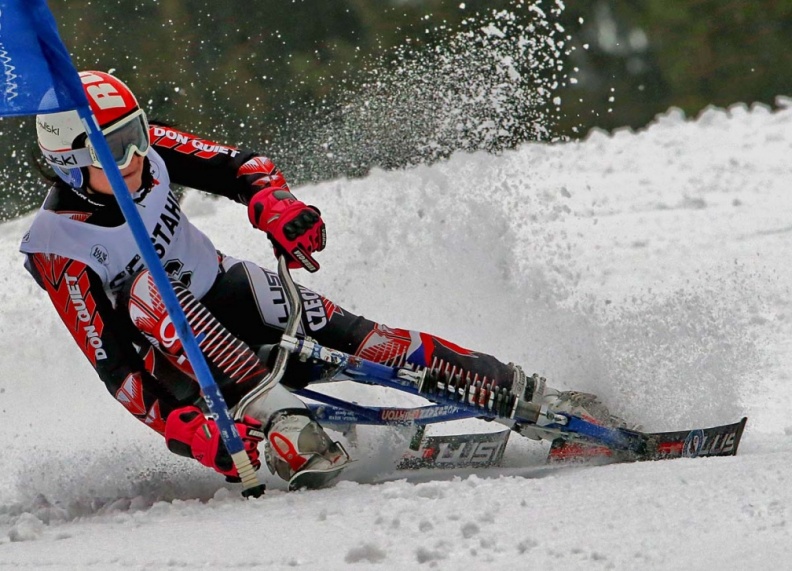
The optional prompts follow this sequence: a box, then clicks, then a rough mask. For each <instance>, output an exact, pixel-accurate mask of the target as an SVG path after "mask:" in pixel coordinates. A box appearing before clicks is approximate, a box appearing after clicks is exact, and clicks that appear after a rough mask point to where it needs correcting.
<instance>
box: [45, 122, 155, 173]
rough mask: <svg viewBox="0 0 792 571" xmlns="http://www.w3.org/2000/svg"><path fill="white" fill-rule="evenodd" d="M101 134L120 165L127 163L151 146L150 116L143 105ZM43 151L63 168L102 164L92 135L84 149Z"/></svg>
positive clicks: (48, 160) (141, 154) (122, 166)
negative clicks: (147, 116)
mask: <svg viewBox="0 0 792 571" xmlns="http://www.w3.org/2000/svg"><path fill="white" fill-rule="evenodd" d="M102 134H103V135H104V137H105V140H106V141H107V146H108V147H110V153H111V154H112V155H113V160H114V161H115V163H116V165H118V168H119V169H125V168H126V167H128V166H129V163H131V162H132V158H133V157H134V156H135V155H136V154H137V155H140V156H141V157H145V156H146V153H148V150H149V147H150V146H151V141H150V139H149V125H148V120H147V119H146V114H145V112H144V111H143V110H142V109H138V110H137V111H135V112H134V113H132V114H131V115H129V116H128V117H125V118H124V119H122V120H121V121H118V122H117V123H114V124H113V125H110V126H109V127H107V128H106V129H102ZM42 151H43V152H44V158H45V159H46V160H47V162H49V163H50V164H51V165H53V166H57V167H60V168H66V169H69V168H79V167H87V166H94V167H97V168H102V164H101V163H100V162H99V156H98V154H97V153H96V149H95V148H94V146H93V145H92V144H91V140H90V139H88V140H86V141H85V148H82V149H70V150H68V151H48V150H46V149H43V148H42Z"/></svg>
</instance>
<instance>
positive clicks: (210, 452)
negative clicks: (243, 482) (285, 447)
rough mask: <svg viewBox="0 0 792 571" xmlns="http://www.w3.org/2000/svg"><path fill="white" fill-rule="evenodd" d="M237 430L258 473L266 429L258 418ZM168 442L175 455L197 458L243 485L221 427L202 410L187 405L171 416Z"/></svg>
mask: <svg viewBox="0 0 792 571" xmlns="http://www.w3.org/2000/svg"><path fill="white" fill-rule="evenodd" d="M236 427H237V431H239V436H240V437H241V438H242V443H243V444H244V445H245V452H247V454H248V457H249V458H250V463H251V464H252V465H253V468H255V469H256V470H258V469H259V468H261V461H260V460H259V451H258V443H259V442H261V441H262V440H264V437H265V434H264V430H263V426H262V425H261V423H260V422H259V421H258V420H256V419H255V418H253V417H251V416H245V417H244V418H243V419H242V422H237V423H236ZM165 443H166V444H167V445H168V450H170V451H171V452H173V453H174V454H178V455H179V456H186V457H187V458H195V459H196V460H198V461H199V462H200V463H201V464H203V465H204V466H209V467H210V468H214V469H215V470H216V471H217V472H219V473H221V474H223V475H224V476H225V477H226V479H227V480H228V481H229V482H239V472H237V469H236V468H235V467H234V462H233V460H231V455H230V454H229V453H228V451H227V450H226V447H225V445H224V444H223V439H222V438H221V437H220V431H219V430H218V428H217V424H216V423H215V421H214V420H211V419H208V418H206V417H205V416H204V415H203V413H202V412H201V410H200V409H199V408H198V407H195V406H185V407H182V408H178V409H176V410H174V411H173V412H171V413H170V414H169V415H168V418H167V420H166V421H165Z"/></svg>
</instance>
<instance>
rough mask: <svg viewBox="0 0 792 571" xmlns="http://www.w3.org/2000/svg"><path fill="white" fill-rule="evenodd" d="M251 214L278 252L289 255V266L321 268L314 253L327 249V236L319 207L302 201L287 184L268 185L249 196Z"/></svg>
mask: <svg viewBox="0 0 792 571" xmlns="http://www.w3.org/2000/svg"><path fill="white" fill-rule="evenodd" d="M248 217H249V218H250V222H251V224H253V226H255V227H256V228H258V229H259V230H263V231H264V232H266V233H267V236H268V237H269V239H270V241H271V242H272V245H273V246H274V247H275V255H276V256H277V255H278V254H284V255H285V256H286V258H287V261H288V265H289V267H290V268H305V269H306V270H308V271H309V272H315V271H316V270H318V269H319V264H318V263H317V261H316V260H314V259H313V257H312V256H311V254H312V253H313V252H318V251H320V250H324V247H325V243H326V242H327V236H326V231H325V224H324V221H323V220H322V217H321V214H320V212H319V210H318V209H317V208H316V207H314V206H308V205H306V204H305V203H304V202H300V201H299V200H297V199H296V198H294V196H293V195H292V194H291V192H289V191H288V189H286V188H283V187H280V188H265V189H263V190H260V191H259V192H258V193H256V194H254V195H253V198H251V199H250V203H249V204H248Z"/></svg>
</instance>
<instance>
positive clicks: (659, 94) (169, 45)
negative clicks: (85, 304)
mask: <svg viewBox="0 0 792 571" xmlns="http://www.w3.org/2000/svg"><path fill="white" fill-rule="evenodd" d="M49 4H50V7H51V9H52V11H53V13H54V15H55V17H56V20H57V21H58V23H59V29H60V32H61V36H62V37H63V39H64V42H65V43H66V45H67V47H68V48H69V50H70V51H71V53H72V55H73V57H74V60H75V62H76V65H77V67H78V68H80V69H100V70H112V71H114V72H115V73H117V74H118V75H119V76H120V77H121V78H123V79H124V80H125V81H127V83H129V84H130V85H131V86H132V88H133V89H134V91H135V92H136V93H137V94H138V95H139V97H140V98H141V99H142V101H141V103H142V104H143V105H144V106H145V107H146V108H147V110H148V113H149V116H150V117H151V118H159V119H161V120H166V121H168V122H171V123H175V124H176V125H179V126H181V127H183V128H185V129H188V130H192V131H195V132H198V133H201V134H204V135H206V136H207V137H208V138H213V139H215V140H219V141H222V142H227V143H229V144H236V145H243V146H248V147H252V148H256V149H261V150H263V151H265V152H267V153H268V154H270V155H271V156H272V157H273V158H274V159H275V160H276V163H277V164H279V166H281V167H282V168H283V169H284V170H285V171H286V173H287V176H288V177H289V179H290V180H293V181H296V182H305V181H315V180H322V179H327V178H333V177H337V176H342V175H346V176H359V175H362V174H365V172H367V171H368V169H369V168H371V167H372V166H382V167H384V168H397V167H399V166H404V165H407V164H413V163H415V162H422V161H431V160H436V159H438V158H442V156H444V155H447V154H448V152H451V151H453V150H455V147H454V145H456V147H458V148H459V149H462V150H471V149H472V148H484V149H486V150H490V151H492V152H498V151H500V150H502V149H503V148H505V147H509V146H513V145H516V144H519V143H520V142H521V141H524V140H531V139H545V140H548V141H552V140H563V139H564V138H579V137H584V136H585V134H586V133H587V132H588V131H589V130H590V129H591V128H593V127H600V128H603V129H613V128H617V127H623V126H629V127H633V128H640V127H643V126H645V125H647V123H649V122H650V121H651V120H652V118H653V117H654V116H655V115H656V114H657V113H660V112H663V111H665V110H666V109H668V108H669V107H671V106H676V107H679V108H681V109H683V110H684V111H685V112H686V113H687V114H688V115H689V116H695V114H697V113H698V112H699V111H701V110H702V109H703V108H704V107H706V106H707V105H717V106H728V105H730V104H733V103H737V102H745V103H749V104H751V103H754V102H763V103H766V104H769V105H773V104H774V103H775V99H776V97H777V96H780V95H792V73H791V72H792V50H790V49H789V42H790V38H792V0H584V1H574V0H566V2H565V3H561V2H559V1H558V0H534V1H528V0H525V1H522V0H471V1H465V2H461V1H460V0H454V1H448V0H245V1H241V0H229V1H228V2H225V3H222V4H221V3H218V2H210V1H206V0H50V2H49ZM532 6H533V7H534V8H536V9H534V8H532ZM560 7H563V10H559V8H560ZM537 9H538V10H537ZM503 11H507V12H509V13H510V14H512V15H513V18H514V19H515V21H517V22H521V21H523V20H524V23H523V24H521V25H522V26H523V27H522V28H520V29H521V30H522V32H523V33H524V34H526V37H528V36H530V34H529V33H528V31H530V30H532V29H533V28H532V27H531V26H532V23H531V22H532V21H533V19H535V18H536V17H537V14H538V13H540V12H541V13H542V14H543V15H544V19H545V20H546V21H547V22H549V23H551V24H552V26H553V30H554V33H555V34H556V35H555V40H554V41H555V42H559V41H560V42H562V43H563V48H562V50H561V51H562V54H561V55H560V56H559V57H558V58H557V59H558V61H557V62H553V63H552V65H547V64H546V65H544V66H539V67H537V68H536V71H535V73H536V75H537V78H536V82H535V84H536V85H537V86H539V85H541V86H545V87H546V86H548V85H549V86H552V91H553V94H552V97H545V98H539V99H538V100H537V101H539V102H540V104H546V105H547V109H546V110H544V111H543V112H542V113H543V114H541V117H542V118H544V119H543V120H544V121H545V122H546V123H547V125H546V127H547V129H546V130H545V129H542V130H538V129H536V128H532V129H528V128H524V129H521V128H519V123H520V122H524V123H525V124H528V123H531V124H532V125H533V126H534V127H535V126H536V125H535V123H536V121H537V120H538V119H537V117H540V115H538V113H539V112H540V111H541V110H535V111H536V113H537V114H533V115H531V116H530V117H528V116H526V117H522V116H520V117H517V118H516V119H517V120H516V121H514V122H512V124H511V125H510V126H509V127H508V128H507V130H508V131H509V133H508V136H507V137H500V138H499V139H498V140H497V141H496V142H495V143H493V142H492V141H491V140H484V139H481V138H479V139H475V140H474V139H471V138H470V137H468V138H466V139H464V141H465V142H464V144H463V143H459V142H451V143H448V144H447V145H446V146H445V147H444V148H442V149H440V150H439V151H436V152H433V153H428V154H426V145H425V144H424V143H425V142H426V141H425V140H424V139H425V137H424V138H421V137H417V138H416V139H415V140H416V141H418V140H419V139H420V141H421V142H422V144H423V146H422V147H421V150H420V152H419V151H417V150H416V149H417V145H416V144H415V141H412V140H411V138H410V136H409V131H410V130H415V129H419V128H420V127H421V126H423V125H424V124H425V123H426V122H427V116H426V115H425V114H423V115H421V114H420V113H419V114H416V113H414V112H409V113H408V111H409V110H406V109H405V107H409V103H405V101H404V97H405V96H404V93H402V94H401V97H402V99H399V98H398V97H397V96H394V101H396V102H397V103H396V105H399V109H394V110H392V112H389V111H388V110H387V109H386V110H384V111H383V110H381V109H380V111H379V114H378V115H366V114H362V113H357V114H350V113H348V112H347V111H348V108H349V107H350V106H352V105H360V106H366V105H369V104H370V103H372V102H373V103H376V104H377V105H378V106H379V107H380V108H382V107H386V106H387V104H386V103H385V104H384V103H383V101H388V97H389V95H388V93H387V92H386V91H387V90H388V89H391V90H393V91H394V92H396V91H398V90H397V87H398V84H399V74H400V73H403V72H404V70H405V69H411V70H413V72H414V70H415V66H413V67H409V60H410V59H414V60H417V61H420V60H422V58H426V57H428V56H429V55H431V54H435V56H433V57H439V58H440V59H442V58H446V59H448V58H447V57H446V56H447V53H446V52H443V51H442V50H443V46H447V45H449V44H454V42H456V44H455V45H456V47H455V48H454V50H455V52H454V57H456V58H459V59H458V60H457V61H459V62H462V61H463V60H470V61H471V62H472V63H471V65H473V66H475V65H478V66H479V67H480V66H481V65H485V64H479V63H477V61H476V60H475V56H476V54H477V53H478V52H479V51H481V49H483V48H482V46H481V45H478V44H476V45H471V46H469V51H467V52H465V49H464V48H460V47H459V42H460V36H459V35H458V34H459V31H460V30H464V29H466V26H467V29H469V30H474V31H475V30H476V29H479V28H481V27H482V26H484V25H486V24H487V22H489V21H490V20H491V19H492V18H494V17H495V14H498V13H502V12H503ZM546 33H548V32H547V29H546V28H537V29H536V30H535V32H534V35H535V36H537V37H538V36H541V35H542V34H546ZM464 37H465V36H462V39H463V41H464ZM452 38H456V39H455V40H452ZM533 39H537V38H533ZM539 39H540V38H539ZM436 54H440V56H437V55H436ZM427 65H428V64H427ZM432 65H434V66H435V67H437V66H436V65H435V64H434V63H433V64H432ZM520 65H522V67H520ZM517 67H518V69H520V70H521V72H522V74H523V75H525V74H530V73H534V72H533V71H532V69H533V68H531V67H529V66H527V65H523V64H521V63H520V62H517ZM388 69H390V70H391V72H390V75H387V70H388ZM419 69H420V68H419ZM376 72H381V73H382V74H383V75H379V74H378V73H376ZM463 72H464V73H468V72H473V73H476V69H474V68H471V69H470V70H463ZM435 73H442V74H444V75H448V68H445V69H441V70H440V71H437V69H435ZM539 76H541V77H539ZM381 78H382V79H381ZM394 78H395V79H394ZM440 78H441V76H438V75H434V76H433V75H432V74H431V73H429V72H428V71H427V76H426V77H425V78H423V79H422V83H423V84H424V85H425V86H424V90H426V89H427V87H426V85H429V88H428V89H431V85H432V82H433V81H435V79H437V80H438V81H437V85H438V86H440V85H441V84H442V82H441V81H439V79H440ZM463 78H464V75H460V76H459V77H457V78H454V80H453V81H455V82H456V85H458V86H459V87H460V91H462V88H463V87H464V86H463V85H462V84H464V79H463ZM413 81H415V80H414V79H413ZM449 85H450V87H449ZM383 86H384V87H383ZM441 88H442V89H443V90H445V91H446V92H447V91H449V90H450V91H456V86H455V84H454V83H451V84H448V83H446V84H442V86H441V87H438V89H441ZM490 88H491V86H490ZM356 93H357V94H358V95H357V97H358V99H357V103H350V101H355V97H356V95H355V94H356ZM514 93H515V94H517V95H519V94H521V93H523V92H522V91H516V92H514ZM515 96H516V95H515ZM407 97H408V100H409V97H410V94H409V92H408V94H407ZM556 98H560V99H556ZM559 102H560V103H559ZM416 104H417V103H416ZM421 104H422V105H424V106H425V105H426V104H427V103H426V100H424V101H422V102H421ZM345 110H347V111H345ZM350 115H352V116H353V117H355V118H356V119H355V121H357V123H355V124H354V126H352V127H350V124H351V123H354V121H352V120H350ZM383 117H385V119H387V120H385V121H383V122H381V121H380V120H381V119H382V118H383ZM397 124H398V125H399V126H400V129H394V125H397ZM334 129H337V130H338V131H339V134H338V135H337V136H336V134H334V133H333V130H334ZM309 131H310V133H309ZM341 131H343V132H344V133H343V136H342V135H341V134H340V132H341ZM389 133H390V137H389ZM330 139H332V140H333V141H336V143H335V145H336V147H335V149H331V150H334V151H345V150H349V149H350V148H352V147H355V146H356V145H358V146H359V148H357V149H355V152H351V151H350V152H347V153H346V154H345V155H344V153H343V152H341V153H340V154H339V153H338V152H327V153H323V150H327V149H328V148H329V146H328V145H327V144H326V143H322V142H321V141H327V140H330ZM360 140H365V141H364V142H363V143H356V141H360ZM0 141H2V144H3V145H2V148H3V151H4V152H3V153H2V154H1V155H0V185H1V186H0V188H2V190H1V191H0V192H2V193H3V202H2V204H3V206H2V209H0V215H1V216H2V218H11V217H14V216H18V215H19V214H21V213H24V212H26V211H29V210H30V209H32V208H35V207H36V206H37V205H38V203H39V202H40V200H41V198H42V196H43V191H44V189H43V187H42V185H41V184H40V183H39V181H38V180H37V178H36V175H35V174H34V172H33V170H32V168H31V164H30V160H29V158H28V154H29V152H30V150H31V147H32V144H33V142H34V135H33V124H32V121H31V120H30V119H4V120H2V121H0ZM317 141H320V142H317ZM400 145H401V146H400ZM409 145H412V147H411V148H407V147H408V146H409ZM331 146H332V145H331ZM435 146H436V147H437V145H435ZM422 153H424V154H422ZM340 155H344V159H343V160H339V159H338V156H340Z"/></svg>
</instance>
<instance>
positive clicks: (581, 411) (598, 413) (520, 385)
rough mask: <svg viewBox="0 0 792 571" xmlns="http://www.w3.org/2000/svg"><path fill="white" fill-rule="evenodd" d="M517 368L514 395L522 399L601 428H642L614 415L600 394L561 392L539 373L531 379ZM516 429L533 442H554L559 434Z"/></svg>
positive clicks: (526, 427) (530, 427)
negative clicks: (548, 384) (544, 440)
mask: <svg viewBox="0 0 792 571" xmlns="http://www.w3.org/2000/svg"><path fill="white" fill-rule="evenodd" d="M510 365H511V367H512V368H513V369H514V381H513V383H512V392H513V394H515V395H516V396H517V397H518V398H521V399H523V400H526V401H529V402H532V403H535V404H538V405H541V406H546V407H547V408H548V409H549V410H551V411H553V412H560V413H566V414H570V415H574V416H578V417H580V418H582V419H584V420H587V421H589V422H593V423H594V424H599V425H600V426H608V427H612V428H628V429H632V430H636V429H637V428H638V427H636V426H634V425H633V426H631V425H629V424H628V423H627V422H626V421H625V420H624V419H622V418H619V417H618V416H614V415H612V414H611V413H610V411H609V410H608V407H606V406H605V405H604V404H602V402H600V400H599V399H598V398H597V396H596V395H593V394H591V393H584V392H579V391H560V390H557V389H553V388H551V387H548V386H547V383H546V380H545V378H544V377H540V376H539V375H537V374H534V375H532V376H531V377H527V376H526V375H525V373H524V372H523V371H522V369H521V368H520V367H519V366H518V365H515V364H513V363H510ZM514 428H515V430H516V431H517V432H518V433H519V434H521V435H522V436H525V437H526V438H530V439H532V440H543V439H552V438H554V437H555V435H554V434H553V433H551V432H548V431H547V430H543V429H542V428H540V427H538V426H536V425H533V424H520V425H516V426H515V427H514Z"/></svg>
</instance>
